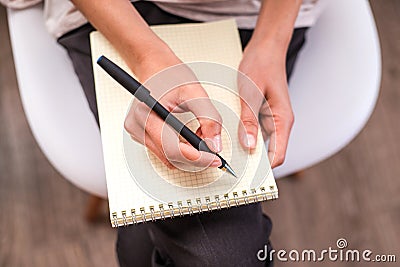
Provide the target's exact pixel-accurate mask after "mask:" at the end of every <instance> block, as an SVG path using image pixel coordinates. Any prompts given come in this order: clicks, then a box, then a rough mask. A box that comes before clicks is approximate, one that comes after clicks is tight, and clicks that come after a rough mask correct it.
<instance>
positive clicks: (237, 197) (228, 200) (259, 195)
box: [111, 186, 277, 227]
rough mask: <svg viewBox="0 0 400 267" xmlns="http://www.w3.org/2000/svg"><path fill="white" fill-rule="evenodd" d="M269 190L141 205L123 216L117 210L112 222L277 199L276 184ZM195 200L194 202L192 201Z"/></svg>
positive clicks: (120, 223) (167, 215)
mask: <svg viewBox="0 0 400 267" xmlns="http://www.w3.org/2000/svg"><path fill="white" fill-rule="evenodd" d="M268 189H269V190H268V191H267V190H266V188H265V187H260V188H259V189H254V188H253V189H250V190H243V191H241V192H240V193H238V192H231V193H227V194H224V195H223V196H222V195H214V197H210V196H206V197H204V198H196V199H195V200H194V201H193V200H192V199H187V200H186V201H185V205H183V203H184V201H177V202H176V203H175V204H174V203H173V202H169V203H168V204H167V205H168V208H167V207H166V205H165V204H159V205H158V209H156V208H155V207H154V206H149V207H148V209H147V210H146V208H145V207H141V208H140V209H139V210H140V214H137V213H136V210H135V209H131V210H130V214H128V213H127V211H125V210H124V211H121V217H119V216H118V213H117V212H113V213H112V214H111V224H112V226H113V227H118V226H127V225H128V224H137V223H141V222H146V221H155V220H158V219H161V220H164V219H165V218H167V217H171V218H175V217H176V216H178V214H179V216H183V215H186V214H187V215H193V214H194V213H202V212H203V211H204V210H206V211H212V210H217V209H218V210H221V209H224V208H231V207H232V206H239V205H248V204H250V203H256V202H259V201H265V200H268V199H272V200H273V199H276V198H277V191H275V187H274V186H269V188H268ZM192 201H193V202H192Z"/></svg>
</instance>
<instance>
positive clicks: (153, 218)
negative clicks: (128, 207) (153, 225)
mask: <svg viewBox="0 0 400 267" xmlns="http://www.w3.org/2000/svg"><path fill="white" fill-rule="evenodd" d="M150 217H151V221H152V222H154V221H155V217H154V206H150Z"/></svg>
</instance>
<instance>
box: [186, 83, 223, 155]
mask: <svg viewBox="0 0 400 267" xmlns="http://www.w3.org/2000/svg"><path fill="white" fill-rule="evenodd" d="M181 94H182V100H181V101H182V102H181V103H180V106H182V107H184V108H185V109H186V110H189V111H191V112H192V113H193V114H194V115H195V116H196V118H197V120H198V122H199V124H200V131H198V133H200V135H201V137H202V138H203V139H209V140H211V141H212V143H213V146H212V147H210V148H211V149H212V150H213V151H214V152H217V153H218V152H221V151H222V139H221V129H222V117H221V115H220V114H219V112H218V110H217V109H216V108H215V106H214V105H213V103H212V102H211V100H210V98H209V97H208V95H207V92H206V91H205V90H204V88H203V87H202V86H201V85H200V84H191V85H186V86H185V88H182V93H181Z"/></svg>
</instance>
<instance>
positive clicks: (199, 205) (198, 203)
mask: <svg viewBox="0 0 400 267" xmlns="http://www.w3.org/2000/svg"><path fill="white" fill-rule="evenodd" d="M196 203H197V208H198V210H199V213H202V212H203V208H202V204H201V199H200V198H196Z"/></svg>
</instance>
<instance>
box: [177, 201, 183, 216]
mask: <svg viewBox="0 0 400 267" xmlns="http://www.w3.org/2000/svg"><path fill="white" fill-rule="evenodd" d="M178 211H179V216H180V217H182V216H183V213H182V201H178Z"/></svg>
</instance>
